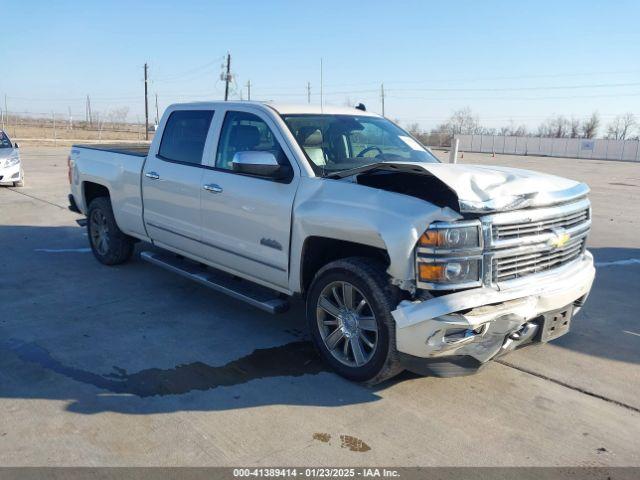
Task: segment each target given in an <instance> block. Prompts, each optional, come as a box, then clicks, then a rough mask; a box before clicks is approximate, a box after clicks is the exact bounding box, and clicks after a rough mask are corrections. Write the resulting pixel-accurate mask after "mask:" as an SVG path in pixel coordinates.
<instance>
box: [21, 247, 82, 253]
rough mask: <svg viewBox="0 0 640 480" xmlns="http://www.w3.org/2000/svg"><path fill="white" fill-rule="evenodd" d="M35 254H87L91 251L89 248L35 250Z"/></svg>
mask: <svg viewBox="0 0 640 480" xmlns="http://www.w3.org/2000/svg"><path fill="white" fill-rule="evenodd" d="M34 251H35V252H45V253H70V252H73V253H89V252H90V251H91V249H90V248H36V249H35V250H34Z"/></svg>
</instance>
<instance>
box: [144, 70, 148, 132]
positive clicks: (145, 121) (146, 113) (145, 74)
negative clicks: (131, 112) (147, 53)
mask: <svg viewBox="0 0 640 480" xmlns="http://www.w3.org/2000/svg"><path fill="white" fill-rule="evenodd" d="M147 70H149V67H148V66H147V64H146V63H145V64H144V139H145V140H149V99H148V90H147Z"/></svg>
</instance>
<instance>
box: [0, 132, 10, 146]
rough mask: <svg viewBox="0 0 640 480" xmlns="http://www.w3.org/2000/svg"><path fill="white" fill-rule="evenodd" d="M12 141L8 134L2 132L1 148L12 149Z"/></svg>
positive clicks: (0, 135)
mask: <svg viewBox="0 0 640 480" xmlns="http://www.w3.org/2000/svg"><path fill="white" fill-rule="evenodd" d="M12 147H13V146H12V145H11V140H9V137H7V134H6V133H4V132H3V131H2V130H0V148H12Z"/></svg>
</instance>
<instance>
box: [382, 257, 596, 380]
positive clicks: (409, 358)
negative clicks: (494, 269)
mask: <svg viewBox="0 0 640 480" xmlns="http://www.w3.org/2000/svg"><path fill="white" fill-rule="evenodd" d="M594 277H595V268H594V265H593V256H592V255H591V253H589V252H588V251H585V254H584V255H583V256H582V257H581V258H579V259H578V260H576V261H575V262H572V263H571V264H568V265H565V266H563V267H560V268H558V269H554V270H549V271H547V272H543V273H540V274H537V275H532V276H531V277H530V281H529V282H526V284H525V285H522V284H520V285H519V286H517V287H514V288H503V289H494V288H488V287H483V288H476V289H471V290H465V291H461V292H456V293H452V294H449V295H443V296H440V297H436V298H432V299H429V300H425V301H421V302H409V301H406V300H405V301H403V302H401V303H400V304H399V305H398V308H397V309H396V310H394V311H393V312H392V315H393V317H394V319H395V321H396V346H397V349H398V351H399V352H400V354H401V358H402V359H403V363H405V366H406V367H407V368H408V369H409V370H414V371H415V370H418V369H419V368H417V367H419V366H420V365H421V364H424V365H427V364H445V363H447V360H450V361H451V362H452V363H462V364H464V365H466V366H467V367H469V371H474V368H472V367H473V366H474V365H475V366H476V367H479V366H480V365H482V364H484V363H485V362H487V361H489V360H491V359H492V358H494V357H495V356H497V355H499V354H501V353H504V352H506V351H509V350H512V349H513V348H515V347H517V346H519V345H520V344H524V343H527V342H529V341H531V340H532V335H524V336H523V335H520V332H523V330H527V326H526V325H531V324H530V323H528V322H529V321H530V320H534V319H537V318H539V317H541V316H542V315H543V314H545V313H548V312H551V311H554V310H558V309H560V308H563V307H566V306H569V305H575V308H574V310H573V312H574V314H575V313H577V312H578V311H579V309H580V308H581V306H582V304H583V303H584V300H585V299H586V297H587V295H588V294H589V291H590V290H591V285H592V284H593V279H594ZM525 324H526V325H525ZM523 327H524V328H523ZM516 332H518V334H516V335H513V334H514V333H516ZM534 333H535V332H534ZM509 336H514V337H518V336H519V337H520V341H513V339H509ZM465 368H466V367H465ZM475 369H477V368H475Z"/></svg>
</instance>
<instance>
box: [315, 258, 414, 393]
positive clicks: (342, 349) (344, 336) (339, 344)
mask: <svg viewBox="0 0 640 480" xmlns="http://www.w3.org/2000/svg"><path fill="white" fill-rule="evenodd" d="M345 285H351V287H349V288H348V290H351V295H350V296H348V295H346V294H345ZM341 289H342V307H340V291H341ZM336 295H337V296H336ZM321 297H324V298H323V299H322V300H321ZM348 298H351V299H352V300H351V302H349V301H348ZM363 299H364V301H365V303H366V305H365V306H364V307H361V308H362V310H360V312H359V313H357V309H358V308H359V307H360V305H361V304H362V300H363ZM327 300H329V301H330V302H331V303H332V306H329V305H327V303H326V301H327ZM399 301H400V292H399V290H398V289H397V288H396V287H394V286H392V285H391V284H390V282H389V276H388V275H387V273H386V271H385V267H384V265H382V263H380V262H378V261H377V260H374V259H370V258H361V257H349V258H345V259H342V260H337V261H334V262H331V263H329V264H327V265H325V266H324V267H323V268H321V269H320V270H319V271H318V273H317V274H316V276H315V278H314V279H313V282H312V283H311V287H310V288H309V292H308V295H307V300H306V311H307V322H308V324H309V330H310V332H311V337H312V339H313V342H314V344H315V346H316V349H317V350H318V352H319V354H320V356H321V357H322V359H323V360H324V361H325V362H326V363H327V364H328V365H329V366H330V367H331V368H332V369H333V370H335V371H336V372H337V373H338V374H339V375H341V376H343V377H345V378H347V379H349V380H353V381H356V382H362V383H365V384H367V385H375V384H377V383H380V382H382V381H384V380H387V379H389V378H391V377H393V376H395V375H397V374H398V373H400V372H401V371H402V370H403V368H402V367H401V366H400V361H399V359H398V351H397V349H396V329H395V320H394V319H393V316H392V315H391V312H392V311H393V310H394V309H395V307H396V306H397V304H398V302H399ZM348 303H351V305H350V306H351V307H352V308H351V309H349V308H347V304H348ZM320 305H323V306H322V307H321V306H320ZM327 307H328V310H327V309H326V308H327ZM336 307H338V311H339V312H340V314H339V315H335V313H337V311H336ZM353 307H355V308H353ZM331 312H333V314H332V313H331ZM353 315H355V316H356V318H355V321H354V317H353ZM372 317H373V318H372ZM334 320H335V324H334ZM374 324H375V328H376V329H377V331H376V332H375V334H374V332H373V330H372V327H373V326H374ZM354 325H355V327H354ZM360 334H362V335H364V338H362V336H361V335H360ZM339 337H340V339H339V340H336V339H337V338H339ZM365 339H366V340H367V341H368V342H369V343H367V342H365ZM354 340H357V342H358V343H359V344H360V347H359V348H357V347H356V346H355V344H354V343H353V342H354ZM374 340H375V341H374ZM347 342H349V345H347V346H345V344H346V343H347ZM371 344H373V345H374V347H373V348H371ZM331 345H333V348H330V346H331ZM356 350H360V355H358V357H359V361H358V359H357V358H356ZM363 360H364V363H362V362H363Z"/></svg>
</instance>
